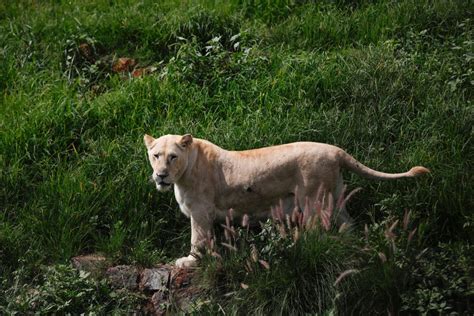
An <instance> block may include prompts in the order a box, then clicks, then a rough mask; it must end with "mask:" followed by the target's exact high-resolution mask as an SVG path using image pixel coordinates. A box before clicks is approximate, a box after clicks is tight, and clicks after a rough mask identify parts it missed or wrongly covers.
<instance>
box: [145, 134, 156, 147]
mask: <svg viewBox="0 0 474 316" xmlns="http://www.w3.org/2000/svg"><path fill="white" fill-rule="evenodd" d="M143 140H144V141H145V146H146V147H147V148H150V146H151V144H153V142H154V141H155V139H154V138H153V137H151V136H150V135H148V134H145V136H143Z"/></svg>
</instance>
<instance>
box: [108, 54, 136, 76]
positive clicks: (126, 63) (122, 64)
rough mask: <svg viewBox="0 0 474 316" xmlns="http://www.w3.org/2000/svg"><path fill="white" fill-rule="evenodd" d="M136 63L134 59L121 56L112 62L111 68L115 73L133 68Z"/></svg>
mask: <svg viewBox="0 0 474 316" xmlns="http://www.w3.org/2000/svg"><path fill="white" fill-rule="evenodd" d="M136 65H137V62H136V61H135V59H132V58H127V57H121V58H119V59H118V60H117V61H116V62H115V63H114V64H113V66H112V70H113V71H114V72H116V73H121V72H130V71H132V70H133V68H135V66H136Z"/></svg>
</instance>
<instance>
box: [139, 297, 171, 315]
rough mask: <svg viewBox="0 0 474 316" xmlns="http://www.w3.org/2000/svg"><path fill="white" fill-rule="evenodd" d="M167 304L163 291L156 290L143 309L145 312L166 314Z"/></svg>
mask: <svg viewBox="0 0 474 316" xmlns="http://www.w3.org/2000/svg"><path fill="white" fill-rule="evenodd" d="M169 305H170V304H169V301H168V297H167V296H166V294H165V292H162V291H158V292H155V294H153V296H152V297H150V298H149V300H148V304H147V306H146V308H145V311H146V314H150V315H160V316H161V315H165V314H166V311H167V310H168V307H169Z"/></svg>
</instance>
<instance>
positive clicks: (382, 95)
mask: <svg viewBox="0 0 474 316" xmlns="http://www.w3.org/2000/svg"><path fill="white" fill-rule="evenodd" d="M472 14H473V6H472V4H471V3H470V1H454V0H453V1H449V0H437V1H414V0H406V1H369V0H367V1H363V0H361V1H349V0H340V1H329V0H327V1H315V2H313V1H288V2H287V1H246V0H240V1H237V0H235V1H147V0H144V1H132V0H123V1H105V0H104V1H89V0H86V1H81V2H77V3H76V2H74V1H72V2H70V1H40V2H38V1H2V2H0V89H1V98H0V102H1V106H0V126H1V131H2V132H1V138H0V140H1V141H0V159H1V164H2V169H1V178H0V179H1V180H0V181H1V182H0V195H1V212H0V276H1V279H2V280H3V281H2V283H1V286H2V288H3V289H4V290H5V291H7V290H8V291H9V292H8V293H14V292H12V286H13V284H15V282H19V281H18V280H20V281H21V282H30V281H31V280H32V279H34V278H33V277H34V276H35V274H37V272H38V269H39V267H40V266H42V265H50V264H60V263H66V262H68V260H69V259H70V258H71V257H72V256H74V255H78V254H81V253H89V252H104V253H106V254H107V255H108V256H110V257H112V258H114V260H115V261H116V262H126V263H138V264H143V265H150V264H152V263H153V262H157V261H167V260H171V259H173V258H175V257H178V256H181V255H183V254H184V253H185V252H186V251H187V250H188V247H189V223H188V220H187V219H186V218H185V217H184V216H183V215H182V214H180V212H179V210H178V208H177V204H176V202H175V201H174V197H173V194H172V193H168V194H158V193H157V192H156V190H155V189H154V186H153V185H152V184H151V183H150V182H149V176H150V174H151V168H150V167H149V166H148V162H147V158H146V154H145V147H144V145H143V143H142V142H143V141H142V138H143V134H144V133H149V134H152V135H154V136H159V135H162V134H166V133H173V134H182V133H192V134H193V135H195V136H196V137H200V138H205V139H209V140H210V141H212V142H214V143H216V144H218V145H220V146H221V147H224V148H227V149H248V148H254V147H259V146H268V145H274V144H281V143H286V142H292V141H300V140H305V141H318V142H326V143H331V144H335V145H337V146H340V147H342V148H344V149H345V150H347V151H348V152H349V153H351V154H352V155H354V157H356V158H357V159H358V160H360V161H361V162H363V163H364V164H366V165H368V166H371V167H373V168H375V169H379V170H383V171H387V172H399V171H405V170H408V169H409V168H410V167H412V166H414V165H423V166H426V167H428V168H430V169H431V170H432V174H431V175H429V176H426V177H423V178H419V179H416V180H399V181H393V182H376V181H369V180H364V179H361V178H360V177H357V176H353V175H351V174H347V175H346V179H347V182H348V185H349V187H350V188H355V187H358V186H360V187H362V188H363V190H362V191H361V192H360V193H358V194H357V195H356V196H355V197H354V198H352V199H351V201H350V203H349V212H350V213H351V215H352V216H353V217H354V218H356V220H357V222H358V223H359V226H360V229H359V228H358V230H360V231H362V230H363V227H364V225H365V224H367V225H369V226H371V227H372V225H381V226H383V224H382V223H386V222H384V221H387V219H394V218H400V217H401V216H403V214H404V212H405V210H406V209H408V210H411V211H412V220H413V221H414V223H416V225H417V227H418V229H417V232H416V238H417V239H418V240H419V242H418V245H417V247H418V248H417V249H418V250H419V251H421V250H422V249H424V248H426V247H428V248H429V249H435V250H433V253H434V256H436V254H439V253H442V254H445V253H446V254H449V255H446V256H447V258H448V259H446V260H448V262H450V263H449V264H451V263H453V262H459V260H458V259H459V258H457V257H456V255H455V254H456V253H458V255H459V253H460V252H456V251H454V250H452V249H458V248H456V247H465V246H468V245H469V244H470V243H471V242H472V236H473V229H472V227H473V225H474V217H473V213H472V209H473V200H472V196H473V190H472V183H473V175H472V165H473V145H472V136H473V134H472V126H473V118H474V110H473V106H472V97H473V86H472V85H473V80H474V78H473V70H472V66H473V42H472V38H473V27H472V26H473V21H472ZM122 57H126V58H133V59H134V60H135V61H136V62H137V65H136V67H135V68H136V69H142V68H147V71H148V73H147V74H146V75H144V76H140V77H135V76H133V75H132V74H131V73H128V72H121V73H117V71H116V69H115V70H114V67H113V65H116V63H117V61H118V59H119V58H122ZM130 70H131V69H130ZM318 238H319V237H318ZM440 242H443V243H447V244H448V246H446V245H444V246H440ZM443 247H444V248H443ZM439 249H445V252H443V251H442V250H439ZM446 249H447V250H446ZM463 249H464V248H463ZM443 258H444V257H443ZM328 260H329V259H328ZM439 260H441V259H439ZM443 260H444V259H443ZM440 262H441V261H440ZM449 264H447V265H449ZM453 264H454V263H453ZM15 271H16V272H15ZM18 271H20V272H21V273H19V272H18ZM19 274H20V275H21V277H18V275H19ZM15 276H16V277H15ZM15 280H16V281H15ZM21 282H20V283H21ZM255 282H260V284H261V280H260V281H258V280H257V281H255ZM463 282H464V281H463ZM369 283H370V282H369ZM468 283H469V282H468ZM463 284H464V283H463ZM469 284H471V285H472V283H469ZM441 287H442V286H441ZM388 292H389V291H388ZM15 293H16V292H15ZM399 294H400V293H398V292H397V293H396V294H394V295H399ZM11 295H14V294H11ZM471 295H472V287H471ZM268 297H272V295H269V296H268ZM268 297H266V299H267V300H268ZM387 297H389V295H388V296H387ZM260 298H262V297H260ZM254 299H255V298H254ZM262 300H263V298H262ZM448 301H449V300H448ZM6 302H8V299H6V298H5V299H2V298H0V305H1V304H4V306H7V303H6ZM348 302H349V303H348V304H349V305H350V300H349V299H348ZM270 305H271V304H270ZM262 306H265V305H262ZM262 306H261V307H262ZM5 308H6V307H5ZM8 308H13V307H8ZM266 308H269V306H267V307H266ZM328 308H330V307H328ZM461 309H462V308H461ZM323 310H324V309H323ZM374 310H375V307H374ZM6 311H8V309H6ZM77 311H78V310H76V312H77ZM261 311H262V312H265V311H267V312H268V309H265V308H264V307H262V309H261Z"/></svg>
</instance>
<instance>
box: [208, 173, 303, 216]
mask: <svg viewBox="0 0 474 316" xmlns="http://www.w3.org/2000/svg"><path fill="white" fill-rule="evenodd" d="M295 187H296V184H295V179H291V178H288V179H284V180H280V179H274V180H273V181H269V183H265V182H264V181H262V182H255V181H248V182H246V183H245V184H238V185H234V186H229V187H226V188H221V190H220V194H219V195H218V196H216V201H215V205H216V209H217V215H218V217H225V215H226V214H227V213H228V210H229V209H233V210H234V214H235V215H236V216H237V217H239V216H243V215H244V214H247V215H249V216H253V217H256V218H265V217H268V215H269V214H270V211H271V208H272V207H274V206H276V205H279V204H280V201H287V200H292V201H293V200H294V195H295ZM286 204H288V203H287V202H285V205H286Z"/></svg>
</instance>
